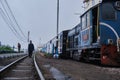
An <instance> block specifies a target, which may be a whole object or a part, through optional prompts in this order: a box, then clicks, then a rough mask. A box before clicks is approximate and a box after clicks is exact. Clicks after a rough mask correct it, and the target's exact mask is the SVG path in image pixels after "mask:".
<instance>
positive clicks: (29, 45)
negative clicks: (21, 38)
mask: <svg viewBox="0 0 120 80" xmlns="http://www.w3.org/2000/svg"><path fill="white" fill-rule="evenodd" d="M33 51H34V45H33V43H32V41H31V40H30V43H29V44H28V53H29V57H32V54H33Z"/></svg>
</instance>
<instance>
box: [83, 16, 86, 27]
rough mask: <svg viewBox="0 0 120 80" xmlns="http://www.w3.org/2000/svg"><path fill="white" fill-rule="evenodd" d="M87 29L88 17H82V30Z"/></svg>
mask: <svg viewBox="0 0 120 80" xmlns="http://www.w3.org/2000/svg"><path fill="white" fill-rule="evenodd" d="M85 28H86V15H84V16H82V29H85Z"/></svg>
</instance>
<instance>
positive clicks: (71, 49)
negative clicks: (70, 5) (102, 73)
mask: <svg viewBox="0 0 120 80" xmlns="http://www.w3.org/2000/svg"><path fill="white" fill-rule="evenodd" d="M84 4H85V6H84V7H85V12H84V13H83V14H82V15H81V16H80V23H79V24H78V25H76V26H75V27H74V28H73V29H70V30H69V31H68V32H67V34H66V35H67V36H65V39H66V40H65V41H64V44H65V45H64V46H66V47H65V48H64V47H63V48H62V50H64V51H63V52H62V53H60V55H62V57H64V55H65V57H66V56H67V58H68V57H69V58H72V59H76V60H85V61H99V62H100V63H101V64H104V65H120V0H84ZM62 35H64V34H62ZM60 40H61V38H59V40H58V41H59V44H62V41H61V42H60ZM62 45H63V44H62ZM58 49H59V48H58ZM59 51H60V50H59Z"/></svg>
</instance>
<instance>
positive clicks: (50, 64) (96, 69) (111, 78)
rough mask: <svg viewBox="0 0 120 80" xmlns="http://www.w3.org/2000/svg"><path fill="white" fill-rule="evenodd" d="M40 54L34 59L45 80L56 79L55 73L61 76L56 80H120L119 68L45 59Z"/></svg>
mask: <svg viewBox="0 0 120 80" xmlns="http://www.w3.org/2000/svg"><path fill="white" fill-rule="evenodd" d="M40 54H41V53H39V54H37V56H36V59H37V62H38V64H40V68H41V70H42V71H43V74H44V76H45V77H46V80H49V79H51V78H52V76H53V77H54V78H56V77H57V73H56V72H58V75H59V74H61V75H62V78H60V79H59V76H58V77H57V78H58V79H56V80H120V68H119V67H105V66H100V65H94V64H90V63H84V62H78V61H73V60H63V59H53V58H46V57H43V56H41V55H40ZM53 69H55V70H53ZM56 69H57V71H56ZM52 70H53V71H52ZM51 73H52V74H53V75H52V74H51Z"/></svg>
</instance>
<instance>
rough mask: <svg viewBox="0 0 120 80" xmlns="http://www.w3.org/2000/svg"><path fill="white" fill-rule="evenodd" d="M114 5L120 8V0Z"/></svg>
mask: <svg viewBox="0 0 120 80" xmlns="http://www.w3.org/2000/svg"><path fill="white" fill-rule="evenodd" d="M114 6H115V8H116V9H117V10H120V1H116V2H115V4H114Z"/></svg>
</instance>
